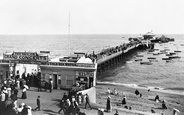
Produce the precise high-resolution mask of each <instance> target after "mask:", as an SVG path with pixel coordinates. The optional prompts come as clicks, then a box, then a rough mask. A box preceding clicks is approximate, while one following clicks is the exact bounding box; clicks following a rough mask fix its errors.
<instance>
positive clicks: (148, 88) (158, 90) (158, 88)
mask: <svg viewBox="0 0 184 115" xmlns="http://www.w3.org/2000/svg"><path fill="white" fill-rule="evenodd" d="M97 85H114V86H125V87H131V88H135V89H143V90H150V91H155V92H162V93H169V94H178V95H184V91H178V90H174V89H168V88H167V89H165V88H161V87H153V86H143V85H137V84H125V83H117V82H101V81H98V82H97Z"/></svg>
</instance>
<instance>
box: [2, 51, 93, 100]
mask: <svg viewBox="0 0 184 115" xmlns="http://www.w3.org/2000/svg"><path fill="white" fill-rule="evenodd" d="M18 64H34V65H37V69H36V70H37V73H39V74H37V75H39V76H40V77H41V81H42V82H44V81H49V80H52V81H53V88H54V89H72V88H73V87H75V85H76V84H79V86H80V90H81V91H84V92H85V93H88V94H89V95H90V98H91V101H92V102H96V89H95V86H96V71H97V63H96V62H94V61H93V60H92V59H90V58H89V57H87V56H85V55H83V54H81V53H79V54H78V53H76V54H74V55H71V56H67V57H63V58H56V59H49V55H48V54H47V53H43V52H42V53H37V52H12V53H4V54H3V58H2V59H1V60H0V83H1V85H2V84H3V82H4V81H5V80H8V79H15V76H16V74H17V70H16V66H17V65H18ZM25 70H26V67H25ZM23 73H24V74H25V73H26V71H24V72H23ZM18 74H19V73H18ZM20 79H21V75H20Z"/></svg>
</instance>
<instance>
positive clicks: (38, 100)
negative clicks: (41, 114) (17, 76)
mask: <svg viewBox="0 0 184 115" xmlns="http://www.w3.org/2000/svg"><path fill="white" fill-rule="evenodd" d="M36 104H37V107H36V108H35V111H36V110H37V109H38V111H40V96H38V98H37V99H36Z"/></svg>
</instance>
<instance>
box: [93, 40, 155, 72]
mask: <svg viewBox="0 0 184 115" xmlns="http://www.w3.org/2000/svg"><path fill="white" fill-rule="evenodd" d="M147 42H148V41H145V40H136V41H130V42H129V43H125V44H123V45H120V46H116V47H112V48H107V49H105V50H102V51H101V52H100V53H98V54H96V61H97V74H101V73H102V72H105V71H106V70H108V69H109V68H110V67H112V66H114V65H117V64H118V63H119V62H121V61H123V59H125V57H126V56H127V55H128V53H129V52H131V51H132V50H135V49H144V48H148V47H152V48H153V47H154V44H152V43H150V41H149V42H148V43H147ZM147 45H148V46H147Z"/></svg>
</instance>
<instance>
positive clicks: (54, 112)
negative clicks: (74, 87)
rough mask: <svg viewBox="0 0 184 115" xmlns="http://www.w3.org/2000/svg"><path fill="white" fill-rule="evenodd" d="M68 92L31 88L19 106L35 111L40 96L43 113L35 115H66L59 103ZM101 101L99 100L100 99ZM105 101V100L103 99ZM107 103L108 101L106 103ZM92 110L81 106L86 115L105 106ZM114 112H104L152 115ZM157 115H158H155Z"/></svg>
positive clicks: (138, 114) (138, 113) (136, 114)
mask: <svg viewBox="0 0 184 115" xmlns="http://www.w3.org/2000/svg"><path fill="white" fill-rule="evenodd" d="M65 92H67V91H66V90H53V91H52V93H50V92H49V91H47V92H44V91H43V92H37V88H35V87H31V89H30V90H28V91H27V99H20V98H19V99H18V105H20V104H21V103H25V104H26V105H29V106H31V107H32V108H33V109H34V108H36V98H37V96H38V95H39V96H40V101H41V111H32V114H33V115H64V114H63V112H61V113H60V114H58V111H59V109H60V108H59V102H60V99H61V98H62V96H63V94H64V93H65ZM21 95H22V90H19V94H18V97H21ZM98 100H99V99H98ZM101 101H104V99H101ZM104 103H106V101H105V102H104ZM91 105H92V108H93V109H92V110H91V109H89V108H87V109H84V105H80V109H81V111H82V112H85V113H86V115H98V108H103V109H105V104H103V105H102V104H101V105H100V104H98V103H97V104H91ZM112 108H113V110H112V111H111V112H110V113H107V112H104V115H114V113H115V110H118V113H119V115H152V114H151V113H150V112H143V111H136V110H131V111H129V110H126V109H124V108H122V107H116V106H113V107H112ZM153 115H157V114H153Z"/></svg>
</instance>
